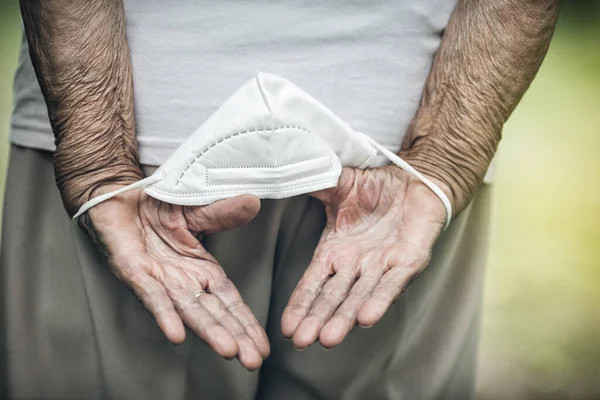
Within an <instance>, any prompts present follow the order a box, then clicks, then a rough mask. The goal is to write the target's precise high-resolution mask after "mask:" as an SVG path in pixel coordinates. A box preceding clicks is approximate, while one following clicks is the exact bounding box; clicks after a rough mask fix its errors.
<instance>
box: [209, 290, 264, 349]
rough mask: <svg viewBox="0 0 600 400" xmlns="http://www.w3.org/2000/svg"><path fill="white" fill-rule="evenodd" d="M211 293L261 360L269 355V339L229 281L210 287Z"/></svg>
mask: <svg viewBox="0 0 600 400" xmlns="http://www.w3.org/2000/svg"><path fill="white" fill-rule="evenodd" d="M211 292H212V294H214V295H215V296H217V297H218V298H219V300H221V302H222V303H223V304H224V305H225V307H227V309H228V310H229V312H230V313H231V314H232V315H233V316H234V317H235V318H236V319H237V321H238V322H239V324H240V325H241V326H242V327H243V328H244V330H245V332H246V334H247V335H248V336H249V337H250V338H251V339H252V341H253V342H254V343H255V344H256V347H257V348H258V350H259V352H260V354H261V355H262V357H263V358H267V357H268V356H269V353H270V351H271V350H270V346H269V338H268V337H267V334H266V332H265V330H264V329H263V327H262V326H261V325H260V323H259V322H258V320H257V319H256V317H255V316H254V313H252V310H251V309H250V307H249V306H248V305H247V304H246V303H245V302H244V300H243V299H242V296H241V295H240V293H239V292H238V290H237V289H236V287H235V285H234V284H233V282H231V280H229V279H223V280H221V281H220V282H219V283H218V284H213V285H212V286H211Z"/></svg>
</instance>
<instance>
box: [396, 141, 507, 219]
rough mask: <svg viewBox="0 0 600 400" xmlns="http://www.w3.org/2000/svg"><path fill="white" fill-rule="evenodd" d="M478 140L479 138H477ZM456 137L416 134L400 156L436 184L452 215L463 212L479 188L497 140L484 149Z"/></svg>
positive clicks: (477, 144) (473, 142) (476, 143)
mask: <svg viewBox="0 0 600 400" xmlns="http://www.w3.org/2000/svg"><path fill="white" fill-rule="evenodd" d="M481 138H482V137H481ZM461 139H462V138H460V137H459V136H458V135H449V134H448V135H440V134H433V133H432V134H426V135H419V136H418V140H412V141H411V143H410V144H409V146H407V147H405V148H404V149H403V150H402V151H401V152H400V157H402V159H404V160H405V161H406V162H407V163H409V164H410V165H411V166H413V167H414V168H415V169H416V170H417V171H419V172H420V173H422V174H424V175H426V176H427V177H428V178H429V179H431V180H432V181H433V182H434V183H436V184H437V185H438V186H439V187H440V188H441V189H442V191H444V193H445V194H446V195H447V196H448V198H449V199H450V202H451V204H452V209H453V213H454V215H456V214H457V213H459V212H460V211H461V210H462V209H464V208H465V207H466V206H467V205H468V204H469V202H470V201H471V199H472V197H473V196H474V194H475V192H476V191H477V190H478V189H479V187H480V185H481V183H482V181H483V177H484V176H485V173H486V171H487V168H488V166H489V163H490V162H491V158H492V157H493V154H494V152H495V147H496V143H497V141H492V140H489V141H487V142H489V143H486V148H485V149H484V148H481V147H478V146H480V145H481V143H479V142H478V141H466V140H461Z"/></svg>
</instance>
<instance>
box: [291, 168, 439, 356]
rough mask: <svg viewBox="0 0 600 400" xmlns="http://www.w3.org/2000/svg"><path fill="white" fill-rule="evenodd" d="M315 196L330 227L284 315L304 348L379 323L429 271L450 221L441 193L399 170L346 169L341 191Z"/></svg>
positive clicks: (335, 340)
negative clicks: (422, 273) (401, 297)
mask: <svg viewBox="0 0 600 400" xmlns="http://www.w3.org/2000/svg"><path fill="white" fill-rule="evenodd" d="M313 195H314V196H315V197H316V198H318V199H320V200H321V201H323V202H324V203H325V207H326V212H327V226H326V227H325V230H324V232H323V234H322V236H321V239H320V241H319V244H318V245H317V248H316V250H315V254H314V256H313V259H312V261H311V263H310V265H309V266H308V268H307V270H306V272H305V273H304V275H303V276H302V279H301V280H300V282H299V283H298V286H297V287H296V289H295V290H294V292H293V293H292V296H291V298H290V301H289V303H288V305H287V307H286V309H285V310H284V312H283V317H282V331H283V334H284V335H285V336H286V337H291V338H292V339H293V344H294V346H295V347H296V348H299V349H303V348H306V347H307V346H309V345H311V344H312V343H314V342H315V341H316V340H317V339H318V340H319V341H320V342H321V345H322V346H324V347H332V346H335V345H338V344H339V343H341V342H342V340H343V339H344V337H345V336H346V335H347V334H348V333H349V332H350V331H351V330H352V329H353V328H354V327H355V326H356V325H357V324H359V325H361V326H363V327H369V326H371V325H373V324H375V323H376V322H377V321H379V319H381V317H382V316H383V314H384V313H385V312H386V311H387V309H388V308H389V307H390V305H391V304H392V303H393V302H394V301H395V300H396V299H397V298H398V296H399V295H400V294H401V293H402V292H403V290H405V289H406V287H407V286H408V285H409V284H410V282H411V281H412V280H413V279H414V278H416V277H417V276H418V275H419V273H421V272H422V271H423V270H424V269H425V267H426V266H427V264H428V262H429V258H430V253H431V249H432V247H433V244H434V242H435V240H436V239H437V237H438V236H439V234H440V233H441V231H442V228H443V226H444V223H445V219H446V211H445V209H444V206H443V205H442V202H441V201H440V200H439V199H438V198H437V197H436V195H435V194H433V192H432V191H431V190H430V189H428V188H427V187H426V186H425V185H424V184H422V183H421V182H420V181H418V180H417V179H415V178H413V177H411V176H410V175H408V174H407V173H406V172H404V171H402V170H401V169H399V168H397V167H395V166H389V167H383V168H378V169H371V170H364V171H362V170H357V169H349V168H348V169H344V170H343V172H342V176H341V178H340V181H339V184H338V186H337V188H333V189H327V190H324V191H321V192H316V193H314V194H313Z"/></svg>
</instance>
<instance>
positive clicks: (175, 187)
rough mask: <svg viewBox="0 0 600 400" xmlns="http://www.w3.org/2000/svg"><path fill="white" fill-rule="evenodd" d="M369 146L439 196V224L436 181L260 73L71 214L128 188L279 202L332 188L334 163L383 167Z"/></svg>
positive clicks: (170, 195)
mask: <svg viewBox="0 0 600 400" xmlns="http://www.w3.org/2000/svg"><path fill="white" fill-rule="evenodd" d="M377 151H380V152H382V153H383V155H384V156H385V157H386V158H387V159H389V160H390V161H392V162H393V163H395V164H396V165H398V166H399V167H400V168H402V169H404V170H405V171H406V172H408V173H409V174H411V175H414V176H416V177H417V178H418V179H420V180H421V181H422V182H423V183H424V184H425V185H427V186H428V187H429V188H430V189H431V190H432V191H433V192H434V193H435V194H436V195H437V196H438V197H439V198H440V200H441V201H442V203H443V204H444V206H445V208H446V212H447V218H446V227H447V226H448V224H449V223H450V219H451V216H452V208H451V205H450V201H449V200H448V198H447V197H446V195H445V194H444V192H443V191H442V190H441V189H440V188H439V187H438V186H437V185H435V184H434V183H433V182H431V181H430V180H428V179H427V178H426V177H424V176H423V175H421V174H420V173H419V172H418V171H416V170H415V169H414V168H412V167H411V166H410V165H408V164H407V163H406V162H405V161H404V160H402V159H401V158H400V157H398V156H397V155H395V154H394V153H392V152H390V151H389V150H387V149H385V148H384V147H382V146H381V145H379V144H378V143H376V142H375V141H374V140H372V139H371V138H370V137H368V136H367V135H365V134H362V133H360V132H356V131H354V130H353V129H352V128H351V127H350V126H349V125H348V124H346V123H345V122H344V121H342V120H341V119H340V118H339V117H337V116H336V115H335V114H333V112H331V111H330V110H329V109H327V108H326V107H325V106H323V105H322V104H321V103H319V102H318V101H317V100H315V99H314V98H312V97H311V96H310V95H308V94H307V93H306V92H304V91H302V90H301V89H300V88H298V87H297V86H295V85H294V84H292V83H291V82H289V81H288V80H286V79H284V78H282V77H280V76H277V75H273V74H269V73H263V72H258V73H257V75H256V77H255V78H254V79H252V80H250V81H249V82H247V83H246V84H244V85H243V86H242V87H241V88H240V89H238V91H237V92H235V93H234V94H233V96H231V97H230V98H229V99H228V100H227V101H226V102H225V103H223V104H222V105H221V107H220V108H219V109H218V110H217V111H216V112H215V113H214V114H213V115H212V116H211V117H210V118H209V119H208V120H207V121H206V122H205V123H204V124H202V126H200V127H199V128H198V129H197V130H196V131H195V132H194V133H193V134H192V135H191V136H190V137H189V138H188V139H187V140H186V141H185V142H183V143H182V144H181V145H180V146H179V148H177V150H175V152H173V154H172V155H171V156H170V157H169V158H168V159H167V161H166V162H165V163H164V164H163V165H162V166H161V167H160V168H158V169H157V170H156V172H155V173H154V174H153V175H152V176H150V177H148V178H146V179H143V180H141V181H139V182H136V183H134V184H132V185H129V186H127V187H124V188H121V189H119V190H117V191H114V192H111V193H107V194H104V195H101V196H98V197H95V198H94V199H92V200H90V201H89V202H87V203H85V204H84V205H83V206H82V207H81V208H80V210H79V211H78V212H77V214H76V215H75V216H74V217H73V218H74V219H75V218H77V217H79V216H80V215H81V214H83V213H84V212H86V211H87V210H88V209H90V208H91V207H93V206H95V205H96V204H99V203H101V202H103V201H105V200H108V199H110V198H112V197H114V196H116V195H118V194H120V193H123V192H125V191H128V190H132V189H136V188H144V190H145V192H146V193H147V194H148V195H150V196H152V197H154V198H156V199H158V200H162V201H164V202H167V203H171V204H177V205H186V206H201V205H207V204H211V203H213V202H215V201H217V200H222V199H226V198H230V197H233V196H237V195H240V194H253V195H255V196H257V197H259V198H261V199H281V198H286V197H291V196H296V195H299V194H304V193H310V192H314V191H317V190H322V189H326V188H330V187H334V186H336V185H337V182H338V180H339V177H340V174H341V171H342V167H354V168H360V169H365V168H369V167H371V168H372V167H377V166H381V165H383V164H384V163H382V161H381V157H376V155H377ZM384 160H385V158H384Z"/></svg>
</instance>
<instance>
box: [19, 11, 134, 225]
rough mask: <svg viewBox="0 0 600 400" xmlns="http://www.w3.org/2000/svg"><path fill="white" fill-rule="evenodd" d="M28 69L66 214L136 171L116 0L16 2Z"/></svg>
mask: <svg viewBox="0 0 600 400" xmlns="http://www.w3.org/2000/svg"><path fill="white" fill-rule="evenodd" d="M21 12H22V15H23V21H24V24H25V32H26V35H27V40H28V43H29V50H30V55H31V59H32V62H33V66H34V68H35V71H36V75H37V78H38V81H39V83H40V86H41V89H42V92H43V94H44V98H45V100H46V104H47V107H48V115H49V117H50V122H51V124H52V129H53V131H54V135H55V143H56V152H55V154H54V168H55V176H56V183H57V185H58V187H59V190H60V192H61V195H62V198H63V203H64V205H65V208H66V209H67V212H68V213H69V215H73V214H74V213H75V212H76V211H77V209H78V208H79V206H81V205H82V204H83V203H84V202H86V201H87V200H89V198H90V196H91V194H92V192H93V191H94V190H95V189H97V188H99V187H100V186H103V185H105V184H109V183H131V182H133V181H136V180H138V179H139V178H140V177H141V176H142V173H141V171H140V168H139V163H138V156H137V143H136V141H135V122H134V115H133V84H132V77H131V65H130V57H129V49H128V47H127V40H126V36H125V20H124V10H123V4H122V1H121V0H86V1H70V0H21Z"/></svg>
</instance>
